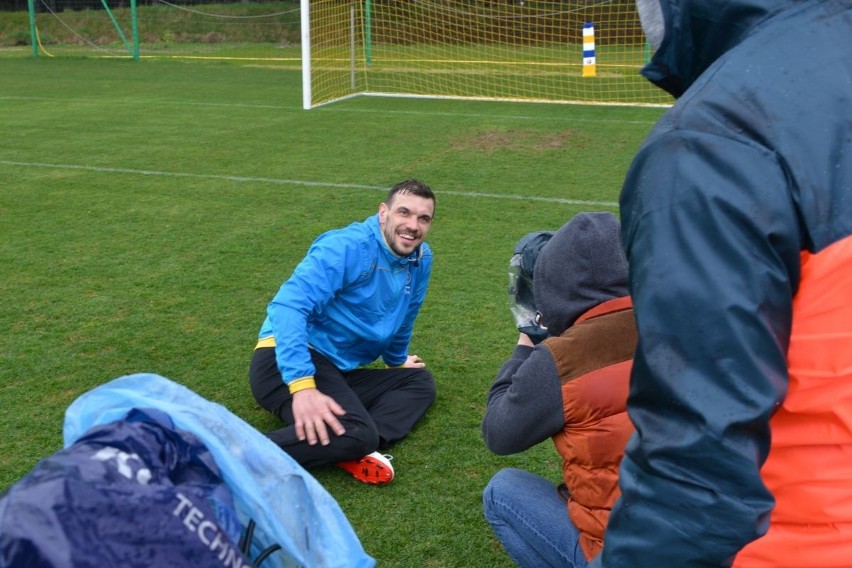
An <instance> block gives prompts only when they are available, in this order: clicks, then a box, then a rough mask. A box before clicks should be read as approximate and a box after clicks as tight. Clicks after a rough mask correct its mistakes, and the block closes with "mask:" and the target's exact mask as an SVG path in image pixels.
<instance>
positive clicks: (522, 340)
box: [518, 333, 535, 347]
mask: <svg viewBox="0 0 852 568" xmlns="http://www.w3.org/2000/svg"><path fill="white" fill-rule="evenodd" d="M518 345H526V346H527V347H535V344H534V343H533V342H532V339H530V336H529V335H527V334H526V333H521V335H520V336H519V337H518Z"/></svg>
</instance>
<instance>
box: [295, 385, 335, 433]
mask: <svg viewBox="0 0 852 568" xmlns="http://www.w3.org/2000/svg"><path fill="white" fill-rule="evenodd" d="M344 414H346V411H345V410H343V407H342V406H340V405H339V404H337V402H336V401H335V400H334V399H333V398H331V397H330V396H328V395H324V394H323V393H321V392H320V391H318V390H317V389H315V388H313V389H304V390H300V391H298V392H296V393H294V394H293V417H294V418H295V419H296V436H297V437H298V438H299V440H301V441H303V442H304V441H305V440H307V441H308V444H309V445H311V446H313V445H315V444H316V443H317V441H319V443H320V444H322V445H323V446H327V445H328V444H329V441H330V440H329V437H328V428H326V425H328V426H330V427H331V430H332V431H333V432H334V433H335V434H337V435H338V436H342V435H343V434H344V432H346V429H345V428H344V427H343V425H342V424H341V423H340V421H339V420H338V419H337V417H338V416H343V415H344Z"/></svg>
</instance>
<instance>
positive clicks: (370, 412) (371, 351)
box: [249, 180, 435, 485]
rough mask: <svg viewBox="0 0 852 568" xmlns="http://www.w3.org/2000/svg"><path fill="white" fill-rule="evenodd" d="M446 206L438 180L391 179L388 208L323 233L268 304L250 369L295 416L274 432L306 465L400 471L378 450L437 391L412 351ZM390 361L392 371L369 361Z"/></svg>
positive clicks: (370, 478) (407, 426)
mask: <svg viewBox="0 0 852 568" xmlns="http://www.w3.org/2000/svg"><path fill="white" fill-rule="evenodd" d="M434 215H435V195H434V193H433V192H432V190H431V188H429V186H428V185H426V184H424V183H422V182H420V181H417V180H406V181H404V182H400V183H398V184H396V185H395V186H394V187H393V188H391V190H390V192H389V193H388V195H387V198H386V199H385V200H384V202H382V203H381V204H380V205H379V211H378V213H377V214H375V215H373V216H371V217H369V218H367V219H366V220H365V221H363V222H360V223H352V224H351V225H349V226H348V227H345V228H342V229H337V230H332V231H329V232H327V233H324V234H323V235H320V236H319V237H318V238H317V239H316V240H315V241H314V243H313V244H312V245H311V247H310V250H308V253H307V255H306V256H305V258H304V259H303V260H302V261H301V263H299V265H298V266H297V267H296V269H295V270H294V271H293V274H292V275H291V276H290V278H289V279H287V281H285V282H284V283H283V284H282V285H281V288H280V289H279V290H278V293H277V294H276V295H275V297H274V298H273V299H272V301H271V302H270V303H269V306H268V309H267V317H266V319H265V320H264V322H263V325H262V326H261V329H260V332H259V335H258V342H257V346H256V348H255V350H254V355H253V357H252V361H251V365H250V368H249V379H250V381H249V382H250V385H251V390H252V393H253V395H254V397H255V399H256V400H257V401H258V403H259V404H260V405H261V406H262V407H263V408H265V409H266V410H268V411H269V412H271V413H272V414H274V415H275V416H277V417H279V418H280V419H281V420H282V421H284V422H285V423H286V424H287V425H286V426H285V427H283V428H281V429H278V430H275V431H272V432H268V433H267V436H268V437H269V438H270V439H271V440H272V441H274V442H275V443H277V444H278V445H279V446H280V447H281V448H282V449H283V450H284V451H286V452H287V453H288V454H290V455H291V456H292V457H293V458H294V459H295V460H296V461H298V462H299V463H300V464H301V465H303V466H304V467H306V468H311V467H315V466H319V465H324V464H332V463H333V464H337V465H339V466H340V467H342V468H343V469H345V470H346V471H348V472H349V473H351V474H352V475H353V476H354V477H355V478H356V479H358V480H360V481H363V482H365V483H371V484H376V485H383V484H385V483H388V482H390V481H391V480H392V479H393V475H394V469H393V466H392V465H391V464H390V456H387V455H385V454H382V453H381V452H380V451H379V450H383V449H385V448H387V447H388V446H389V445H390V444H392V443H393V442H396V441H398V440H400V439H401V438H403V437H404V436H406V435H407V434H408V433H409V432H410V431H411V429H412V428H413V427H414V425H415V424H416V423H417V422H418V421H419V420H420V419H421V418H422V417H423V416H424V415H425V413H426V411H427V409H428V408H429V407H430V406H431V405H432V403H433V402H434V400H435V381H434V378H433V377H432V375H431V374H430V373H429V371H428V370H426V368H425V363H424V362H423V361H422V360H421V359H420V357H418V356H417V355H413V354H410V353H409V352H408V348H409V342H410V340H411V336H412V331H413V328H414V321H415V319H416V317H417V314H418V312H419V310H420V306H421V304H422V303H423V299H424V298H425V296H426V290H427V287H428V285H429V276H430V274H431V270H432V252H431V249H430V248H429V245H428V244H427V243H426V242H425V238H426V235H427V234H428V232H429V229H430V228H431V226H432V219H433V218H434ZM378 359H381V360H382V361H383V362H384V363H385V366H386V368H375V366H369V367H366V366H367V365H369V364H371V363H373V362H374V361H376V360H378Z"/></svg>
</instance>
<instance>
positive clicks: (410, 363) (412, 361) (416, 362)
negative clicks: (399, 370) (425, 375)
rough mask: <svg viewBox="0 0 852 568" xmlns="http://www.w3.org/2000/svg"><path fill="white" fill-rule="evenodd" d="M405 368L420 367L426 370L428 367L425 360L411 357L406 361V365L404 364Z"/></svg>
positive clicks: (415, 356)
mask: <svg viewBox="0 0 852 568" xmlns="http://www.w3.org/2000/svg"><path fill="white" fill-rule="evenodd" d="M402 366H403V367H418V368H421V369H422V368H424V367H426V363H424V362H423V359H421V358H420V357H418V356H417V355H409V356H408V358H407V359H406V360H405V363H403V364H402Z"/></svg>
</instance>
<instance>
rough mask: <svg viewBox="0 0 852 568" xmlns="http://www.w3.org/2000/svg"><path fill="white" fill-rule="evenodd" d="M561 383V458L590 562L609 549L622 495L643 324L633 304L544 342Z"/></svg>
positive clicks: (603, 310) (586, 317)
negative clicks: (606, 540) (613, 513)
mask: <svg viewBox="0 0 852 568" xmlns="http://www.w3.org/2000/svg"><path fill="white" fill-rule="evenodd" d="M544 346H545V347H546V348H547V349H549V350H550V352H551V353H552V355H553V360H554V361H555V362H556V368H557V371H558V372H559V376H560V378H561V380H562V404H563V408H564V411H563V412H564V419H565V426H564V427H563V429H562V431H561V432H559V433H558V434H556V435H555V436H553V443H554V444H555V445H556V450H557V451H558V452H559V454H560V455H561V456H562V474H563V478H564V480H565V485H566V486H567V488H568V492H569V494H570V498H569V499H568V515H569V516H570V518H571V521H572V522H573V523H574V525H575V526H576V527H577V529H578V530H579V531H580V546H581V547H582V549H583V553H584V554H585V556H586V558H587V559H591V558H592V557H593V556H595V555H596V554H597V553H598V552H600V550H601V547H602V546H603V534H604V530H605V529H606V524H607V520H608V518H609V511H610V509H611V508H612V505H613V504H614V503H615V501H616V499H617V498H618V496H619V491H618V466H619V464H620V463H621V456H622V455H623V451H624V446H625V444H626V443H627V440H628V439H629V438H630V435H631V434H632V433H633V426H632V424H631V423H630V419H629V418H628V416H627V393H628V390H629V382H630V368H631V365H632V362H633V352H634V350H635V347H636V325H635V322H634V318H633V309H632V304H631V301H630V298H629V297H624V298H616V299H614V300H609V301H608V302H604V303H603V304H600V305H598V306H597V307H595V308H593V309H591V310H589V311H588V312H586V313H585V314H583V316H581V317H580V318H579V319H578V320H577V322H576V323H575V324H574V325H573V326H571V327H570V328H568V330H567V331H565V333H563V334H562V335H560V336H558V337H552V338H549V339H547V340H545V341H544Z"/></svg>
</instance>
